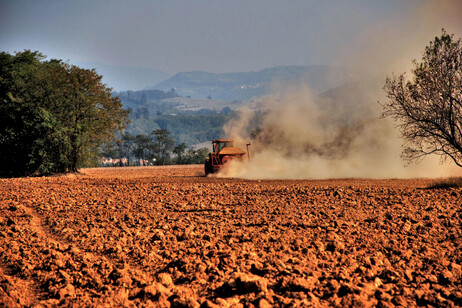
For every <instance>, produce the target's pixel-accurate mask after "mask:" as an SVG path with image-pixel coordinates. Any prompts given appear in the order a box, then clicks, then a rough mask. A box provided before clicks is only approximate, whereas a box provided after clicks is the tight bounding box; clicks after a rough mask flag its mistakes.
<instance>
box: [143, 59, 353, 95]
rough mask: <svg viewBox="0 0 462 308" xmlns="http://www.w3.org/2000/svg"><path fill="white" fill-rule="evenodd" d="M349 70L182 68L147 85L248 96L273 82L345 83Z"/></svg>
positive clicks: (316, 86)
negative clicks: (210, 70) (216, 71)
mask: <svg viewBox="0 0 462 308" xmlns="http://www.w3.org/2000/svg"><path fill="white" fill-rule="evenodd" d="M351 75H352V74H351V72H349V71H348V70H346V69H342V68H332V67H329V66H322V65H320V66H278V67H273V68H266V69H264V70H261V71H258V72H242V73H223V74H213V73H206V72H199V71H193V72H182V73H178V74H176V75H174V76H173V77H171V78H169V79H167V80H164V81H162V82H160V83H158V84H156V85H154V86H152V87H150V89H158V90H164V91H168V90H170V89H172V88H175V89H176V91H177V93H178V94H179V95H181V96H186V97H188V96H190V97H193V98H213V99H218V100H228V101H236V100H237V101H239V100H249V99H251V98H252V97H258V96H262V95H265V94H268V93H269V92H270V90H271V88H272V87H273V86H274V85H275V84H277V83H283V84H289V83H303V84H306V85H308V86H309V87H310V88H311V90H312V91H313V92H314V93H315V94H319V93H322V92H324V91H326V90H328V89H330V88H332V87H336V86H339V85H342V84H343V83H345V81H346V80H347V79H349V77H351Z"/></svg>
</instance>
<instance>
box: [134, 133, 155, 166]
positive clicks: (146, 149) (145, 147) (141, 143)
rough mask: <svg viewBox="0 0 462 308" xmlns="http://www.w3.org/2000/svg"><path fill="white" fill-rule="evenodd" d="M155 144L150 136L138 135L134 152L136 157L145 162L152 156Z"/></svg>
mask: <svg viewBox="0 0 462 308" xmlns="http://www.w3.org/2000/svg"><path fill="white" fill-rule="evenodd" d="M153 145H154V143H153V141H152V139H151V138H150V137H149V136H147V135H144V134H139V135H136V137H135V149H134V150H133V154H134V155H135V157H136V158H138V160H142V161H143V162H144V161H146V160H148V159H149V158H150V156H151V153H150V152H151V149H152V148H153Z"/></svg>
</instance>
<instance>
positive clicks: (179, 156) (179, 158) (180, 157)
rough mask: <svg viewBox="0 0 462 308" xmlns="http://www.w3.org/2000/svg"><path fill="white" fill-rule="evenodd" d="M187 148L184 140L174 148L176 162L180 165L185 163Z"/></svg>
mask: <svg viewBox="0 0 462 308" xmlns="http://www.w3.org/2000/svg"><path fill="white" fill-rule="evenodd" d="M185 150H186V143H184V142H182V143H180V144H178V145H177V146H176V147H175V148H173V154H175V155H176V163H177V164H178V165H181V164H184V163H185V159H184V155H185V153H184V151H185Z"/></svg>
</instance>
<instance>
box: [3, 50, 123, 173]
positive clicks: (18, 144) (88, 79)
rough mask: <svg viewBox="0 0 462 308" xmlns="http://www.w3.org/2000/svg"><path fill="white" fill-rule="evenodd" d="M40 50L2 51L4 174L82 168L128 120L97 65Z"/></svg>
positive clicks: (52, 171) (50, 171) (94, 157)
mask: <svg viewBox="0 0 462 308" xmlns="http://www.w3.org/2000/svg"><path fill="white" fill-rule="evenodd" d="M44 59H45V57H44V56H43V55H42V54H40V53H39V52H31V51H28V50H26V51H24V52H19V53H16V54H15V55H10V54H8V53H5V52H2V53H0V66H1V68H0V90H1V93H0V152H1V153H2V155H3V161H2V165H1V167H0V175H2V176H20V175H27V174H34V173H54V172H66V171H77V169H78V168H79V167H82V166H85V165H88V164H89V163H90V162H91V161H93V160H95V159H96V157H97V156H98V155H99V150H100V145H101V144H102V143H104V142H105V141H108V140H110V139H111V138H112V137H113V136H114V133H115V131H116V130H117V129H118V130H120V129H123V128H124V127H125V126H126V124H127V118H128V114H127V112H126V111H124V110H123V108H122V104H121V102H120V100H119V99H118V98H114V97H112V96H111V89H109V88H107V87H106V85H104V84H103V83H102V82H101V78H102V77H101V76H99V75H98V74H96V72H95V71H94V70H85V69H81V68H79V67H76V66H73V65H69V64H67V63H64V62H62V61H60V60H53V59H52V60H49V61H45V60H44Z"/></svg>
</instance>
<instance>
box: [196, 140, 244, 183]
mask: <svg viewBox="0 0 462 308" xmlns="http://www.w3.org/2000/svg"><path fill="white" fill-rule="evenodd" d="M212 148H213V150H212V152H210V153H209V155H208V157H207V158H206V159H205V163H204V169H205V174H206V175H207V174H209V173H214V172H217V171H218V170H219V169H220V168H221V167H223V165H224V164H226V163H227V162H229V161H230V160H232V159H242V157H243V156H244V155H245V154H246V152H244V151H242V150H241V149H239V148H237V147H235V146H234V141H233V140H231V139H215V140H212Z"/></svg>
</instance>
